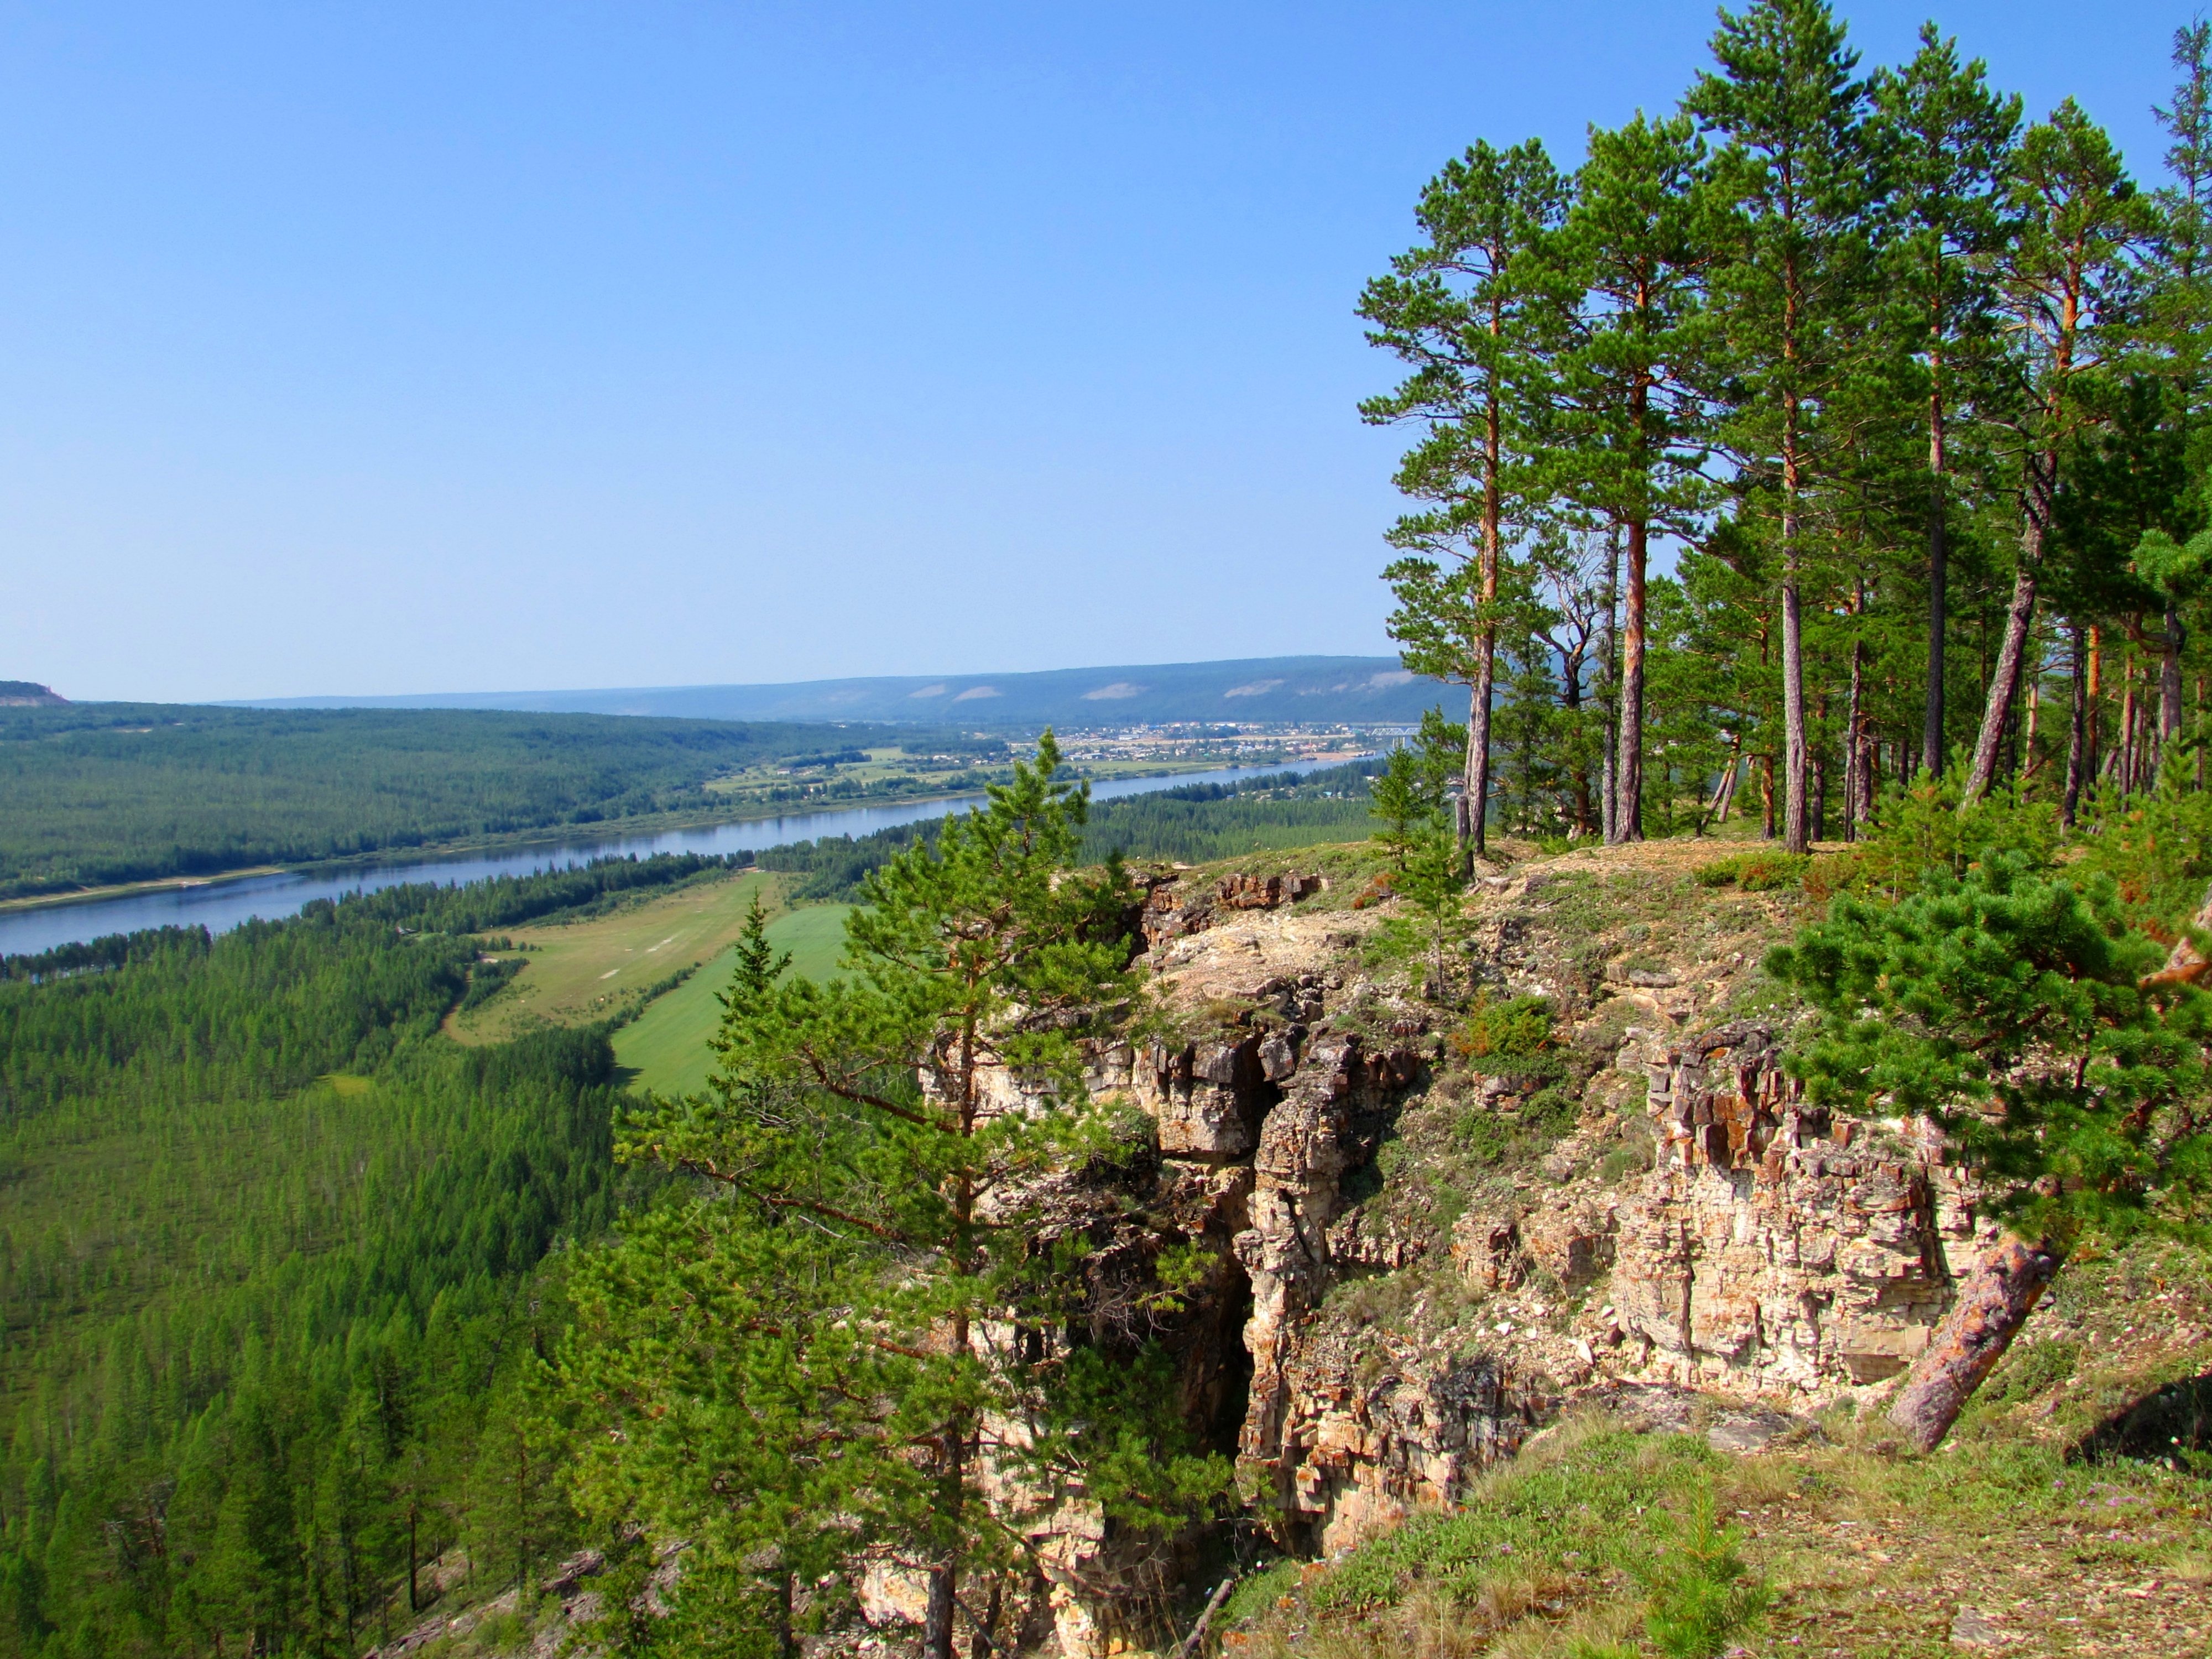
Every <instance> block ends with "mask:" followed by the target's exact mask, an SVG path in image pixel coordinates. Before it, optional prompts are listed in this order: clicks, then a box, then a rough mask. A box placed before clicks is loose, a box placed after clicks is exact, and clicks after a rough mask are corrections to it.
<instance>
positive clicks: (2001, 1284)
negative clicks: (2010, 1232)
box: [1889, 1238, 2061, 1452]
mask: <svg viewBox="0 0 2212 1659" xmlns="http://www.w3.org/2000/svg"><path fill="white" fill-rule="evenodd" d="M2060 1260H2061V1258H2060V1256H2059V1255H2058V1253H2057V1251H2056V1250H2054V1249H2051V1247H2050V1246H2049V1245H2048V1244H2027V1243H2022V1242H2021V1241H2020V1240H2019V1239H2016V1238H2008V1239H2007V1240H2005V1241H2004V1242H2003V1243H2001V1244H1999V1245H1998V1246H1997V1248H1996V1249H1995V1250H1993V1251H1991V1252H1990V1255H1989V1257H1988V1258H1987V1259H1986V1260H1985V1261H1983V1263H1982V1265H1981V1266H1980V1267H1977V1268H1976V1269H1975V1270H1974V1272H1973V1273H1972V1276H1971V1277H1969V1278H1968V1279H1966V1281H1965V1282H1964V1283H1963V1284H1961V1285H1960V1286H1959V1299H1958V1300H1957V1301H1956V1302H1954V1303H1953V1304H1951V1311H1950V1312H1949V1313H1948V1314H1946V1315H1945V1316H1943V1322H1942V1324H1941V1325H1939V1326H1937V1327H1936V1335H1935V1339H1934V1340H1932V1341H1930V1342H1929V1345H1928V1348H1927V1351H1926V1352H1923V1354H1922V1355H1921V1356H1920V1358H1918V1359H1917V1360H1916V1361H1914V1362H1913V1366H1912V1370H1911V1374H1910V1375H1909V1376H1906V1378H1905V1387H1904V1389H1902V1390H1900V1391H1899V1394H1898V1396H1897V1399H1896V1401H1895V1402H1894V1403H1893V1404H1892V1405H1891V1407H1890V1408H1889V1421H1890V1424H1891V1426H1892V1427H1893V1428H1895V1429H1897V1430H1898V1431H1899V1432H1900V1433H1902V1434H1903V1435H1904V1436H1905V1440H1906V1441H1907V1442H1908V1443H1910V1444H1911V1446H1912V1448H1913V1449H1915V1450H1917V1451H1923V1452H1926V1451H1933V1450H1935V1449H1936V1447H1937V1446H1938V1445H1940V1444H1942V1440H1943V1437H1944V1436H1945V1435H1947V1434H1948V1433H1949V1432H1950V1431H1951V1425H1952V1424H1954V1423H1955V1422H1957V1421H1958V1420H1959V1413H1960V1412H1961V1411H1962V1410H1964V1409H1965V1408H1966V1401H1968V1400H1970V1399H1972V1397H1973V1393H1974V1390H1975V1389H1978V1388H1979V1387H1981V1385H1982V1379H1983V1378H1984V1377H1985V1376H1988V1375H1989V1374H1990V1371H1991V1370H1994V1369H1995V1368H1996V1363H1997V1361H1998V1360H2000V1359H2002V1358H2004V1355H2005V1350H2006V1349H2007V1348H2009V1347H2010V1346H2012V1340H2013V1338H2014V1337H2015V1336H2017V1335H2019V1334H2020V1328H2021V1326H2022V1325H2024V1324H2026V1323H2027V1316H2028V1315H2029V1314H2031V1313H2033V1312H2034V1311H2035V1304H2037V1303H2038V1302H2040V1301H2041V1300H2042V1299H2043V1293H2044V1291H2045V1290H2047V1289H2049V1288H2050V1285H2051V1279H2052V1278H2053V1276H2055V1275H2056V1274H2057V1272H2058V1265H2059V1261H2060Z"/></svg>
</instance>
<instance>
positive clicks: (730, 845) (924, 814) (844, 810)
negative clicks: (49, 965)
mask: <svg viewBox="0 0 2212 1659" xmlns="http://www.w3.org/2000/svg"><path fill="white" fill-rule="evenodd" d="M1327 764H1329V765H1340V764H1341V763H1340V762H1334V761H1332V762H1328V763H1327ZM1310 769H1311V767H1310V766H1302V765H1279V766H1230V767H1220V768H1217V769H1214V770H1213V771H1211V772H1175V773H1169V774H1167V775H1163V776H1160V777H1152V778H1116V779H1113V780H1110V781H1100V782H1095V783H1093V784H1092V785H1091V798H1092V799H1096V800H1109V799H1113V798H1114V797H1115V796H1116V795H1140V794H1147V793H1151V792H1152V791H1154V790H1158V789H1173V788H1176V787H1180V786H1182V785H1183V784H1190V783H1228V782H1231V781H1235V780H1236V779H1238V778H1249V777H1262V776H1266V775H1268V774H1271V773H1282V772H1302V771H1309V770H1310ZM976 799H979V798H978V797H976V796H974V795H967V796H961V797H958V798H957V799H950V800H920V801H904V802H896V803H892V804H889V805H882V806H846V807H837V808H834V809H831V810H828V811H818V812H793V813H788V814H786V815H785V816H784V817H773V818H745V819H743V820H741V821H740V822H738V823H711V824H702V825H699V826H698V827H696V828H694V829H666V830H663V831H661V832H660V833H659V834H658V835H650V836H610V835H607V834H606V833H605V832H603V831H602V832H599V833H597V834H590V835H586V834H581V833H579V834H577V835H574V836H563V837H562V838H560V839H557V840H550V841H543V842H532V843H530V844H528V845H526V846H520V847H501V848H491V849H489V850H487V851H484V852H481V853H469V854H460V855H459V856H449V857H445V858H426V859H416V860H405V859H400V858H390V859H378V860H359V861H356V862H353V863H349V864H346V865H343V866H335V865H323V866H316V867H314V868H313V869H310V870H306V871H283V872H278V873H276V874H273V875H260V876H240V877H235V878H231V879H228V880H224V879H221V878H217V879H216V880H212V881H206V882H201V883H197V884H194V885H192V886H190V887H163V888H154V889H149V890H146V891H143V892H137V893H125V894H120V895H118V896H115V897H112V898H100V899H84V900H80V901H77V902H72V903H66V904H55V905H48V906H41V907H39V908H32V909H27V910H5V911H0V956H17V955H24V954H27V953H29V952H32V951H51V950H52V949H53V948H54V946H56V945H75V944H79V943H82V941H84V940H86V939H98V938H100V937H101V936H102V935H103V934H107V933H137V931H139V930H140V929H141V928H145V927H205V928H207V929H208V930H209V931H210V932H212V933H221V932H222V931H223V930H224V929H226V928H229V927H237V926H238V925H239V923H240V922H242V921H251V920H252V919H253V918H255V917H261V918H264V919H269V918H274V917H277V916H289V915H294V914H295V913H296V912H297V911H298V910H299V909H300V908H301V906H303V905H306V904H308V903H311V902H313V901H314V900H316V899H319V898H337V897H339V896H342V895H343V894H347V893H368V892H374V891H375V890H377V889H379V888H380V887H396V886H398V885H399V884H401V883H403V882H410V881H429V882H441V883H446V882H456V883H459V882H471V881H483V880H486V879H488V878H490V877H493V876H526V875H531V874H534V873H535V872H538V871H541V870H559V869H564V868H567V867H568V866H572V865H578V864H587V863H589V862H590V861H591V860H593V859H599V858H612V857H627V856H628V855H629V854H632V853H635V854H637V855H638V856H639V857H640V858H645V857H647V856H649V855H650V854H654V853H715V854H720V853H737V852H753V853H757V852H760V851H761V850H763V848H769V847H787V846H789V845H790V844H791V843H792V842H795V841H819V840H821V839H822V838H823V836H865V835H868V834H871V833H872V832H873V831H875V830H878V829H890V827H891V826H892V825H893V824H898V823H919V822H920V821H921V820H922V819H925V818H939V817H945V815H946V814H947V813H949V812H957V811H960V810H961V809H962V808H963V807H966V806H969V805H973V804H974V802H975V800H976Z"/></svg>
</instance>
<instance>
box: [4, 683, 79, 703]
mask: <svg viewBox="0 0 2212 1659" xmlns="http://www.w3.org/2000/svg"><path fill="white" fill-rule="evenodd" d="M68 707H69V699H68V698H67V697H58V696H55V695H54V694H53V691H52V689H51V688H49V687H47V686H43V685H40V684H38V683H37V682H36V681H33V680H0V708H68Z"/></svg>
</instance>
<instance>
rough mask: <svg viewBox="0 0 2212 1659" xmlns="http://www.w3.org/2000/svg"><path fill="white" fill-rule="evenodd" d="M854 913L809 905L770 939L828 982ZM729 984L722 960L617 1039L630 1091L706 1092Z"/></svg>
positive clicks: (843, 907) (783, 921)
mask: <svg viewBox="0 0 2212 1659" xmlns="http://www.w3.org/2000/svg"><path fill="white" fill-rule="evenodd" d="M851 908H852V907H851V906H850V905H847V904H810V905H807V906H805V907H804V908H800V909H797V910H789V911H786V912H785V913H784V914H783V915H780V916H778V917H777V918H776V919H775V921H772V922H770V923H769V929H768V936H769V939H771V940H773V941H774V942H775V946H776V948H777V949H778V950H780V951H790V952H791V966H792V971H793V972H794V973H799V974H805V975H807V976H808V977H809V978H811V979H823V978H826V977H828V976H829V975H832V974H835V973H836V972H837V955H838V952H839V951H841V950H842V948H843V946H844V942H845V913H846V912H847V911H848V910H849V909H851ZM728 978H729V965H728V963H727V962H726V961H725V960H723V959H721V958H719V957H718V958H717V959H716V960H715V961H713V962H710V963H708V964H707V965H706V966H705V967H703V968H702V969H700V970H699V971H698V972H697V973H696V974H694V975H691V977H690V979H688V980H686V981H684V983H683V984H681V985H679V986H678V987H676V989H674V990H673V991H671V992H670V993H669V994H667V995H665V996H664V997H661V998H659V1000H656V1001H655V1002H654V1003H653V1006H651V1007H650V1008H647V1010H646V1011H645V1012H644V1013H642V1014H641V1015H640V1016H639V1017H638V1018H636V1019H635V1020H633V1021H632V1022H631V1023H630V1024H628V1025H625V1026H623V1029H622V1030H619V1031H617V1032H616V1033H615V1058H616V1059H617V1060H620V1061H621V1062H622V1065H623V1069H624V1070H625V1071H626V1072H628V1073H629V1074H630V1075H629V1079H628V1081H629V1086H630V1087H631V1088H633V1089H650V1090H653V1091H656V1092H658V1093H660V1094H671V1095H680V1094H684V1093H687V1092H689V1091H691V1090H694V1089H700V1088H703V1087H705V1086H706V1082H707V1073H708V1070H709V1069H711V1067H712V1065H713V1061H714V1055H713V1054H710V1053H709V1052H708V1048H707V1039H708V1037H710V1036H713V1035H714V1027H715V1025H716V1024H717V1023H718V1022H719V1021H720V1019H721V1017H722V1008H721V1005H720V1003H719V1002H717V1001H716V1000H714V998H715V994H716V993H717V992H719V991H720V990H721V989H722V987H723V986H724V984H725V983H726V981H727V980H728Z"/></svg>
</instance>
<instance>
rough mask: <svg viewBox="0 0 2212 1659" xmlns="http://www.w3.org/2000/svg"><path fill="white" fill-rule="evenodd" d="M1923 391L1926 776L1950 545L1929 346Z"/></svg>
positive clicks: (1938, 697)
mask: <svg viewBox="0 0 2212 1659" xmlns="http://www.w3.org/2000/svg"><path fill="white" fill-rule="evenodd" d="M1943 463H1944V455H1943V393H1942V356H1941V354H1940V353H1936V352H1933V351H1931V352H1930V353H1929V394H1928V470H1929V474H1930V475H1931V477H1930V481H1929V493H1928V706H1927V711H1926V714H1925V715H1924V717H1923V722H1922V727H1921V733H1920V763H1921V765H1922V766H1923V767H1924V768H1926V769H1927V771H1928V774H1929V776H1930V777H1938V778H1940V777H1942V775H1943V642H1944V640H1945V638H1946V637H1947V635H1946V632H1945V628H1946V623H1947V622H1948V618H1947V617H1945V615H1944V608H1945V605H1946V603H1947V601H1948V592H1947V590H1948V587H1949V585H1950V563H1951V549H1950V542H1949V538H1948V534H1947V533H1946V530H1945V526H1944V522H1943Z"/></svg>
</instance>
